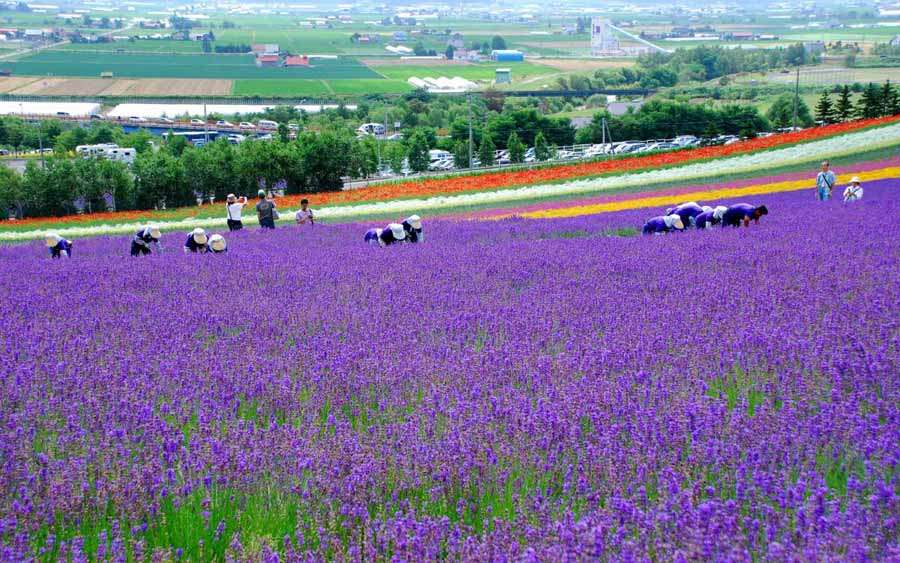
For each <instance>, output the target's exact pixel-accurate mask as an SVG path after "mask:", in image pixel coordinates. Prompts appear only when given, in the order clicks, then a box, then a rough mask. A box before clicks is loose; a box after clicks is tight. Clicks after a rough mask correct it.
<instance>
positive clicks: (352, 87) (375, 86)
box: [328, 79, 413, 96]
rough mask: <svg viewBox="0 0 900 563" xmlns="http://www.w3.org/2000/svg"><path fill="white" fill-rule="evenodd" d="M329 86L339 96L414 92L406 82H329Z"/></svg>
mask: <svg viewBox="0 0 900 563" xmlns="http://www.w3.org/2000/svg"><path fill="white" fill-rule="evenodd" d="M328 85H329V86H331V89H332V90H334V93H335V94H338V95H349V94H353V95H357V96H365V95H366V94H398V93H403V92H410V91H412V89H413V87H412V86H410V85H409V84H408V83H407V82H406V81H405V80H370V79H366V80H329V81H328Z"/></svg>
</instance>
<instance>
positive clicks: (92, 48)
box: [54, 39, 202, 54]
mask: <svg viewBox="0 0 900 563" xmlns="http://www.w3.org/2000/svg"><path fill="white" fill-rule="evenodd" d="M118 49H122V50H123V51H125V52H126V53H128V52H136V51H139V52H142V53H201V52H202V48H201V43H200V42H199V41H172V40H169V39H164V40H155V39H138V40H136V41H134V42H133V43H132V42H130V41H115V42H113V43H67V44H65V45H60V46H59V47H57V48H56V49H54V50H59V51H70V52H71V51H79V52H83V53H86V54H91V53H94V52H98V53H109V52H113V53H114V52H115V51H117V50H118Z"/></svg>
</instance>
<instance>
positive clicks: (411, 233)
mask: <svg viewBox="0 0 900 563" xmlns="http://www.w3.org/2000/svg"><path fill="white" fill-rule="evenodd" d="M400 224H401V225H403V231H404V232H406V240H407V241H409V242H411V243H413V244H415V243H417V242H425V235H424V234H423V233H422V218H421V217H419V216H418V215H410V216H409V217H407V218H406V220H405V221H403V222H402V223H400Z"/></svg>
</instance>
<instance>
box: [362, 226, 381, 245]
mask: <svg viewBox="0 0 900 563" xmlns="http://www.w3.org/2000/svg"><path fill="white" fill-rule="evenodd" d="M381 231H382V229H369V230H368V231H366V236H365V238H364V240H365V241H366V242H367V243H369V244H374V245H378V244H381Z"/></svg>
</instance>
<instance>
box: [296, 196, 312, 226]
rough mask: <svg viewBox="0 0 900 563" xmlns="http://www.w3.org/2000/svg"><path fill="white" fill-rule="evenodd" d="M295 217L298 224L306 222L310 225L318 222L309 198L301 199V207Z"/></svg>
mask: <svg viewBox="0 0 900 563" xmlns="http://www.w3.org/2000/svg"><path fill="white" fill-rule="evenodd" d="M294 219H295V220H296V221H297V224H298V225H302V224H304V223H309V224H310V225H315V224H316V220H315V217H313V212H312V209H310V208H309V200H308V199H306V198H303V199H301V200H300V209H298V210H297V213H296V214H295V215H294Z"/></svg>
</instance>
